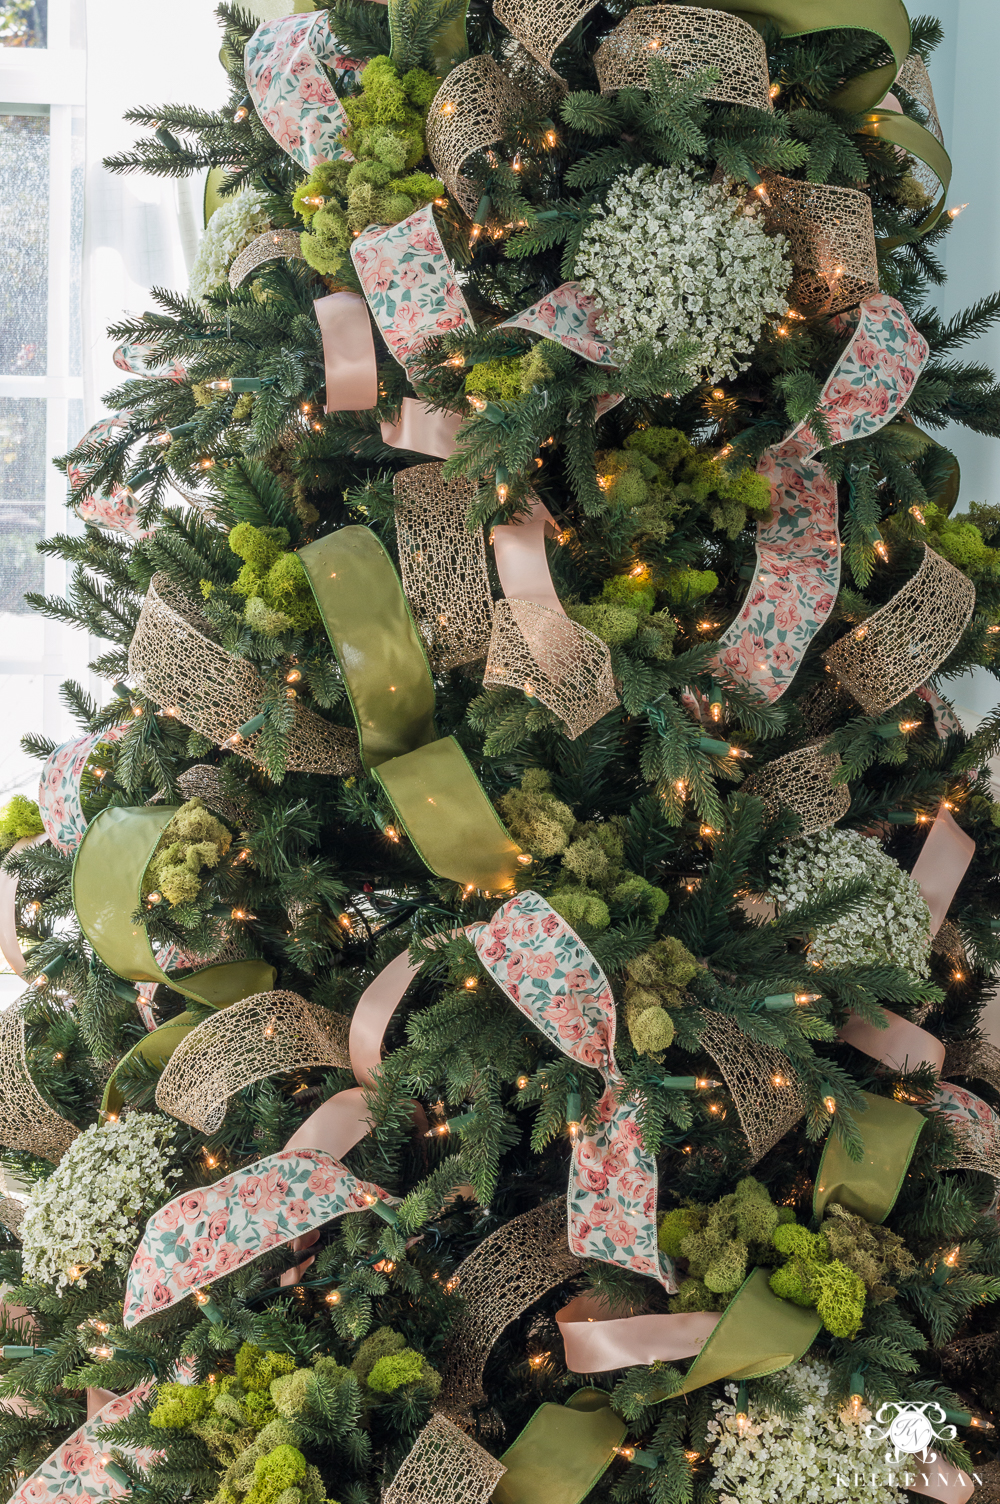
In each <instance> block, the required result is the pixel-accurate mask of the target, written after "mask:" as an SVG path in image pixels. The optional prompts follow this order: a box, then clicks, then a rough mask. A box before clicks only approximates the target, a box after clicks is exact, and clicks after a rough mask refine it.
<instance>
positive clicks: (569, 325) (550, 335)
mask: <svg viewBox="0 0 1000 1504" xmlns="http://www.w3.org/2000/svg"><path fill="white" fill-rule="evenodd" d="M599 318H600V309H599V308H598V306H597V303H596V301H595V299H594V298H592V297H590V296H589V294H587V293H585V292H582V291H581V290H580V284H579V282H564V283H563V284H562V286H561V287H557V288H555V289H554V290H553V291H552V292H550V293H548V294H547V295H546V296H545V297H544V298H540V299H539V300H538V302H537V303H532V305H531V307H530V308H526V309H525V310H524V312H523V313H515V314H514V316H513V318H509V319H505V320H504V322H503V323H502V324H501V325H500V326H499V327H500V328H501V329H527V330H529V332H530V333H532V334H540V335H541V336H542V338H543V339H554V340H556V341H557V342H558V343H559V344H560V345H565V347H566V349H567V350H574V351H575V352H576V354H577V355H582V356H583V359H584V360H589V361H591V362H592V363H593V364H594V365H598V366H612V367H617V365H618V361H617V360H616V359H615V355H614V351H613V350H612V349H611V346H610V345H608V344H605V342H604V340H602V339H601V337H600V331H599V328H598V322H599Z"/></svg>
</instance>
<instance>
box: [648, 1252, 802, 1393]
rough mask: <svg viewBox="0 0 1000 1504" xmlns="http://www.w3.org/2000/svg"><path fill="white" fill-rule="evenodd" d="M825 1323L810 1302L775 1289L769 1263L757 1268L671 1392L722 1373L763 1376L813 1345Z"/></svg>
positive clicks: (709, 1381)
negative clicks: (788, 1297)
mask: <svg viewBox="0 0 1000 1504" xmlns="http://www.w3.org/2000/svg"><path fill="white" fill-rule="evenodd" d="M822 1326H823V1323H822V1321H821V1320H820V1318H819V1316H817V1314H816V1312H815V1311H814V1310H812V1309H811V1308H807V1307H805V1306H797V1305H795V1304H793V1302H792V1301H790V1300H782V1299H781V1298H780V1297H779V1296H777V1295H775V1293H774V1291H773V1290H772V1289H771V1286H770V1285H769V1284H768V1273H767V1270H766V1269H755V1270H754V1271H753V1273H752V1274H750V1275H748V1276H747V1278H746V1279H745V1280H744V1281H743V1284H742V1285H741V1286H740V1288H739V1289H738V1290H737V1292H736V1294H735V1295H734V1296H733V1298H732V1300H731V1301H730V1303H729V1305H728V1306H727V1307H726V1309H725V1310H724V1311H723V1313H722V1315H721V1316H720V1317H719V1320H718V1322H717V1323H716V1325H715V1328H714V1329H713V1331H712V1334H711V1336H710V1337H709V1339H708V1341H707V1342H706V1343H705V1346H704V1347H703V1348H702V1350H701V1352H700V1353H699V1354H698V1356H697V1357H696V1358H695V1360H694V1362H693V1363H692V1364H691V1367H690V1368H689V1369H688V1371H687V1374H686V1375H685V1377H684V1382H683V1383H682V1384H681V1385H680V1386H679V1387H678V1388H677V1389H674V1390H672V1391H671V1395H675V1394H690V1392H691V1390H692V1389H701V1388H703V1387H704V1385H705V1384H714V1383H716V1382H717V1381H718V1380H719V1379H759V1378H762V1377H763V1375H764V1374H767V1373H777V1371H778V1369H779V1368H787V1367H788V1365H789V1363H794V1362H795V1361H796V1359H798V1358H801V1357H802V1356H803V1354H804V1353H807V1352H808V1351H809V1349H810V1347H812V1345H813V1343H814V1342H815V1341H816V1338H817V1337H818V1336H819V1333H820V1330H821V1329H822ZM666 1397H667V1396H666V1395H664V1396H663V1398H664V1399H665V1398H666Z"/></svg>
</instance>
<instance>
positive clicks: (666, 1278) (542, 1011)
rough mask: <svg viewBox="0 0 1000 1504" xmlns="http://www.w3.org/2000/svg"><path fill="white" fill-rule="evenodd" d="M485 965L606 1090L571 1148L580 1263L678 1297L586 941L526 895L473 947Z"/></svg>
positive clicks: (651, 1163) (571, 1204)
mask: <svg viewBox="0 0 1000 1504" xmlns="http://www.w3.org/2000/svg"><path fill="white" fill-rule="evenodd" d="M473 940H474V944H475V947H476V951H477V953H478V955H479V959H480V961H481V962H482V963H483V965H484V966H485V967H486V969H487V971H488V972H489V973H490V975H491V976H492V977H493V980H494V981H495V982H496V984H497V986H498V987H500V988H501V990H502V991H504V992H505V993H506V994H507V996H508V997H509V998H510V1000H511V1002H513V1003H514V1005H515V1007H517V1008H518V1009H519V1010H520V1011H521V1012H522V1013H523V1014H525V1016H526V1017H527V1018H530V1019H531V1021H532V1023H533V1024H534V1025H535V1027H536V1028H538V1029H540V1030H541V1031H542V1033H543V1034H546V1035H547V1036H548V1038H549V1040H550V1041H551V1042H552V1043H553V1044H554V1045H555V1046H556V1048H557V1049H559V1050H561V1051H562V1052H563V1054H565V1055H568V1056H569V1057H570V1059H572V1060H576V1061H578V1062H579V1064H580V1065H588V1066H591V1067H592V1068H593V1069H595V1070H598V1071H600V1073H601V1075H602V1076H603V1077H604V1080H605V1083H606V1089H605V1092H604V1094H603V1096H602V1097H601V1099H600V1101H599V1102H598V1104H597V1106H596V1108H595V1116H596V1119H597V1122H596V1125H595V1126H594V1128H592V1129H583V1130H581V1132H580V1133H579V1134H578V1136H577V1139H576V1141H575V1143H574V1145H573V1156H572V1168H571V1170H570V1178H569V1191H568V1196H567V1207H568V1212H569V1220H570V1228H569V1246H570V1248H571V1249H572V1250H573V1252H574V1253H575V1254H576V1255H577V1257H579V1258H595V1259H602V1260H603V1261H604V1262H606V1263H612V1264H621V1265H622V1266H623V1267H624V1268H626V1269H633V1270H635V1272H636V1273H638V1274H649V1275H651V1276H652V1277H653V1278H654V1279H656V1280H659V1282H660V1284H662V1285H663V1287H664V1288H665V1289H666V1290H669V1291H674V1290H676V1289H677V1282H676V1280H675V1279H674V1268H673V1264H672V1262H671V1261H670V1259H668V1258H666V1257H665V1256H664V1255H663V1254H661V1253H660V1250H659V1248H658V1247H657V1242H656V1160H655V1158H654V1156H653V1155H652V1154H650V1153H649V1151H648V1150H647V1149H646V1147H645V1144H644V1143H643V1138H642V1130H641V1128H640V1127H639V1122H638V1106H639V1104H638V1103H637V1102H634V1101H631V1100H625V1101H621V1100H620V1097H619V1094H620V1092H621V1089H622V1087H623V1086H624V1080H623V1078H622V1076H621V1074H620V1072H619V1070H618V1066H617V1064H616V1063H615V1056H614V1042H615V1005H614V999H613V997H612V995H611V988H610V986H609V984H608V980H607V978H606V977H605V975H604V973H603V971H602V970H601V968H600V966H599V965H598V963H597V961H596V960H595V959H594V957H593V956H592V955H591V953H590V951H589V950H588V949H587V947H586V946H585V945H584V944H583V942H582V940H581V939H580V938H579V936H578V935H577V934H575V932H574V931H573V930H571V929H570V927H569V925H568V924H567V923H566V922H565V920H563V919H561V918H560V917H559V915H558V914H557V913H556V912H555V910H554V909H552V908H551V907H550V905H549V904H547V903H546V902H545V899H544V898H541V897H540V896H539V895H538V894H537V893H532V892H530V891H529V892H525V893H519V894H518V895H517V897H516V898H512V899H511V900H510V901H509V903H505V904H504V905H503V907H502V908H500V909H498V910H497V912H496V914H494V916H493V918H492V919H491V920H490V921H489V923H488V924H486V925H484V926H482V927H477V928H476V932H475V934H474V937H473Z"/></svg>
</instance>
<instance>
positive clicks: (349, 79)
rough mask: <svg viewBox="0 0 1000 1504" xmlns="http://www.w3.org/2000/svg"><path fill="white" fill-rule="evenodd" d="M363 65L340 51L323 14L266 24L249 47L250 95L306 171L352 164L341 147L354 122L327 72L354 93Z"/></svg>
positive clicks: (275, 135)
mask: <svg viewBox="0 0 1000 1504" xmlns="http://www.w3.org/2000/svg"><path fill="white" fill-rule="evenodd" d="M363 66H364V65H363V64H362V63H359V62H356V61H355V60H354V59H353V58H350V57H347V56H346V55H345V54H344V53H343V52H342V50H341V47H340V43H339V42H338V41H337V38H336V37H335V36H334V34H333V32H332V31H331V30H330V23H329V20H328V13H327V12H326V11H325V10H320V11H315V12H313V14H312V15H295V16H284V17H283V18H282V19H281V20H280V21H265V22H264V24H263V25H262V26H258V28H257V30H256V31H255V32H254V34H253V36H252V37H251V38H250V41H249V42H248V43H247V48H246V53H245V54H244V73H245V77H246V81H247V92H248V93H249V95H250V98H251V100H252V101H253V105H254V108H255V109H256V111H257V114H258V115H259V116H260V119H261V124H262V125H263V126H264V129H265V130H266V131H267V132H268V133H269V134H270V135H271V136H273V138H274V140H275V141H276V142H277V143H278V145H279V146H280V147H281V149H282V151H284V152H287V153H288V155H289V156H290V157H291V158H292V160H293V162H297V163H298V165H299V166H300V167H301V168H303V169H304V170H305V171H306V172H311V171H312V169H313V167H314V166H315V165H316V164H317V162H337V161H347V162H352V161H353V160H354V158H353V157H352V156H351V153H350V152H349V151H348V150H347V148H346V146H344V145H343V137H344V136H345V134H346V133H347V130H348V127H349V125H350V122H349V121H348V118H347V115H346V114H345V112H344V108H343V105H342V104H341V103H340V100H339V99H338V98H337V93H336V90H335V89H334V88H333V85H332V84H331V83H330V80H329V78H328V77H327V70H329V71H330V72H331V73H333V74H334V76H335V78H336V79H337V81H338V83H343V84H344V86H345V88H348V89H351V88H353V87H354V85H355V84H356V83H357V81H358V75H359V74H360V72H361V69H362V67H363Z"/></svg>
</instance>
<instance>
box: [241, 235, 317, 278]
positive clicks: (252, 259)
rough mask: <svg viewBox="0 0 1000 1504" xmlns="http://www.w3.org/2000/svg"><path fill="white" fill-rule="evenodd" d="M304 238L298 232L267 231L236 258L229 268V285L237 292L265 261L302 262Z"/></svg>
mask: <svg viewBox="0 0 1000 1504" xmlns="http://www.w3.org/2000/svg"><path fill="white" fill-rule="evenodd" d="M301 240H302V237H301V235H300V234H299V232H298V230H265V231H264V233H263V235H258V236H257V239H256V240H251V242H250V244H249V245H248V246H247V247H246V248H245V249H244V250H242V251H240V254H239V255H238V256H237V257H236V259H235V261H234V262H233V264H232V266H231V267H230V268H229V285H230V287H231V288H232V289H233V291H234V292H235V290H236V288H237V287H239V285H240V283H241V282H243V281H245V279H246V278H247V277H249V275H250V273H251V272H252V271H256V269H257V267H258V266H262V265H263V264H264V262H265V261H280V260H281V259H282V258H283V257H286V256H287V257H291V258H294V259H296V260H299V261H301V260H302V249H301Z"/></svg>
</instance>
